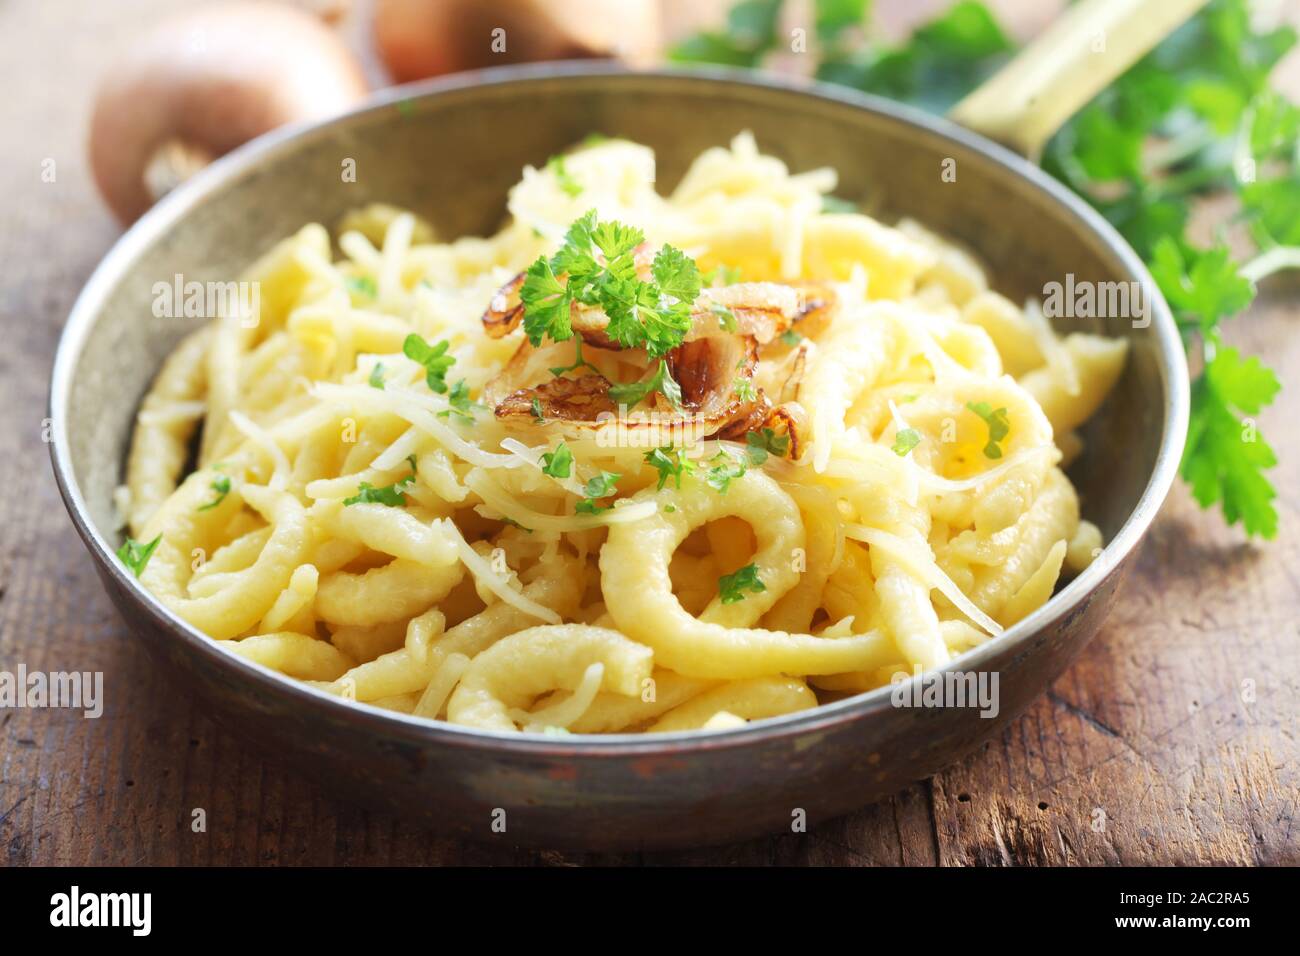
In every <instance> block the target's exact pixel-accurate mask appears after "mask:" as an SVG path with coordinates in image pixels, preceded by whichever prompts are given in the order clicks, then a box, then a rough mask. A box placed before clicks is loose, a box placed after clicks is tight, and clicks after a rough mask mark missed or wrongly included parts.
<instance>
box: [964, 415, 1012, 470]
mask: <svg viewBox="0 0 1300 956" xmlns="http://www.w3.org/2000/svg"><path fill="white" fill-rule="evenodd" d="M966 407H967V408H968V409H970V410H971V411H972V412H974V413H975V414H976V415H978V416H979V417H980V418H982V419H984V423H985V424H986V425H988V427H989V440H988V443H987V444H986V445H985V446H984V457H985V458H1001V457H1002V449H1001V447H999V445H998V442H1000V441H1002V439H1004V438H1006V437H1007V435H1008V434H1010V432H1011V421H1010V419H1008V418H1007V410H1006V409H1005V408H996V409H995V408H993V407H992V406H991V405H989V403H988V402H967V403H966Z"/></svg>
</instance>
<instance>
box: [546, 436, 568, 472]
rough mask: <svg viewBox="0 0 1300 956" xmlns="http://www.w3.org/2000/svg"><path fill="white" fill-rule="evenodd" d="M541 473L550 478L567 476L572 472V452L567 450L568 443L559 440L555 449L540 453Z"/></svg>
mask: <svg viewBox="0 0 1300 956" xmlns="http://www.w3.org/2000/svg"><path fill="white" fill-rule="evenodd" d="M542 473H543V474H546V475H550V476H551V477H552V478H568V477H569V475H571V474H573V452H571V451H569V446H568V445H566V444H565V443H564V442H560V443H559V444H558V445H556V446H555V451H548V452H546V454H544V455H542Z"/></svg>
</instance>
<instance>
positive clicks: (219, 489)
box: [199, 475, 230, 511]
mask: <svg viewBox="0 0 1300 956" xmlns="http://www.w3.org/2000/svg"><path fill="white" fill-rule="evenodd" d="M209 487H211V488H212V490H213V491H215V492H216V493H217V497H216V498H214V499H213V500H212V501H209V502H208V503H207V504H205V505H199V510H200V511H211V510H212V509H213V508H215V507H216V506H217V505H219V504H221V502H223V501H225V500H226V495H228V494H230V477H229V476H228V475H217V477H216V478H214V479H213V481H212V484H211V485H210V486H209Z"/></svg>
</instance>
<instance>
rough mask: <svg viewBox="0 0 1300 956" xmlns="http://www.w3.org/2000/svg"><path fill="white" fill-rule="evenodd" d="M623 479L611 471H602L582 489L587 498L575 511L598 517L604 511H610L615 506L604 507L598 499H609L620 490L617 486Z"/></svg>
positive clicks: (574, 507) (579, 503)
mask: <svg viewBox="0 0 1300 956" xmlns="http://www.w3.org/2000/svg"><path fill="white" fill-rule="evenodd" d="M622 477H623V476H622V475H619V474H615V473H614V472H611V471H602V472H601V473H600V474H598V475H596V477H595V478H591V479H589V480H588V481H587V484H586V486H585V487H584V488H583V489H582V491H583V494H585V495H586V497H585V498H583V499H582V500H581V501H579V502H578V503H577V504H576V505H574V506H573V510H574V511H575V512H577V513H578V514H580V515H596V514H600V513H601V512H602V511H609V510H610V508H612V507H613V505H602V504H600V503H598V502H597V501H596V499H597V498H608V497H609V496H610V495H612V494H613V493H614V492H615V491H617V490H618V488H617V487H615V486H616V485H617V484H618V480H619V479H620V478H622Z"/></svg>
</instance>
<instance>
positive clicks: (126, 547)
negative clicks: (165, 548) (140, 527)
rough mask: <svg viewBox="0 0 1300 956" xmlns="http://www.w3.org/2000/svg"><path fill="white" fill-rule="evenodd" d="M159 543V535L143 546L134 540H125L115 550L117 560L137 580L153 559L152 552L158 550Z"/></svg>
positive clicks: (160, 536) (160, 539)
mask: <svg viewBox="0 0 1300 956" xmlns="http://www.w3.org/2000/svg"><path fill="white" fill-rule="evenodd" d="M161 541H162V535H161V534H160V535H158V537H156V538H154V539H153V540H152V541H150V542H149V543H148V544H143V543H141V542H139V541H136V540H135V539H134V538H127V539H126V540H125V541H123V542H122V547H120V548H118V549H117V559H118V560H119V561H121V562H122V563H123V564H125V565H126V566H127V567H128V568H129V569H130V570H131V573H132V574H134V575H135V576H136V577H137V578H138V577H140V573H141V572H142V571H144V566H145V565H146V564H148V563H149V559H150V558H152V557H153V553H154V551H156V550H157V549H158V545H159V543H160V542H161Z"/></svg>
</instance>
